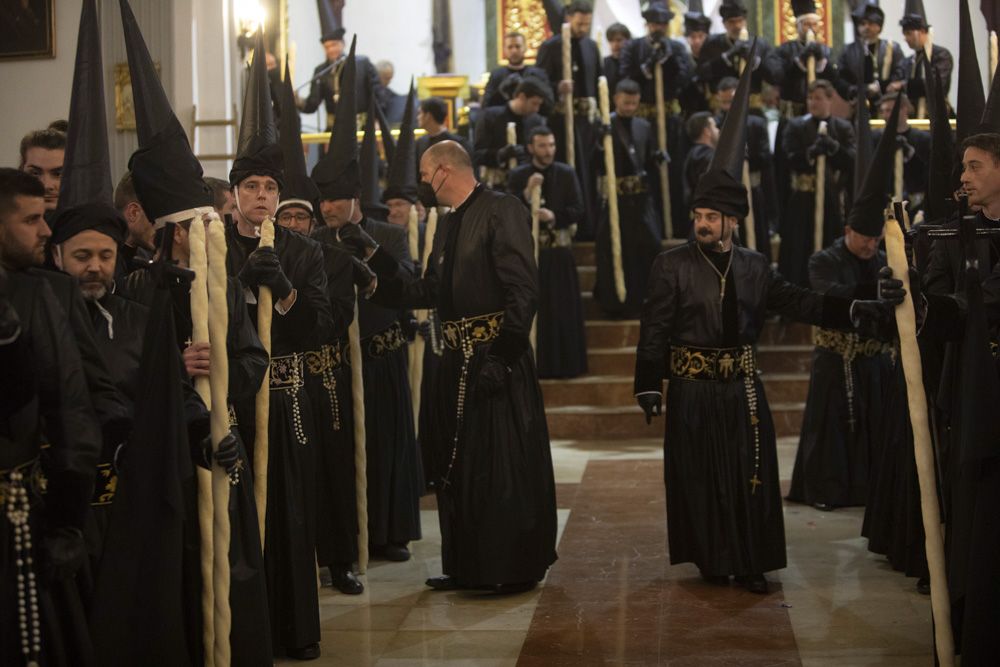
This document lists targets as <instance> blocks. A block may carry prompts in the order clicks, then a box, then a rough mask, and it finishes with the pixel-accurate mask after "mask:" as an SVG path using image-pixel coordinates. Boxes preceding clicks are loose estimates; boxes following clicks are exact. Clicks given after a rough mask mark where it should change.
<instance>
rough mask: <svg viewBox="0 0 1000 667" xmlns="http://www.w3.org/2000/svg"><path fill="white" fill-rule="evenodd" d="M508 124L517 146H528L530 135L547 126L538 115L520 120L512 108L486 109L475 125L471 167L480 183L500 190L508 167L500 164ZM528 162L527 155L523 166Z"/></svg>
mask: <svg viewBox="0 0 1000 667" xmlns="http://www.w3.org/2000/svg"><path fill="white" fill-rule="evenodd" d="M507 123H514V126H515V129H516V131H517V143H518V145H520V146H524V145H526V144H527V143H528V134H529V133H530V132H531V130H532V128H535V127H539V126H541V125H545V119H544V118H542V117H541V116H539V115H538V114H531V115H530V116H519V115H517V114H516V113H514V112H513V111H511V109H510V105H509V104H504V105H503V106H498V107H487V108H486V109H483V111H482V113H481V115H480V116H479V121H478V122H477V123H476V143H475V146H474V148H473V151H472V164H473V166H474V167H475V168H476V174H477V176H478V177H479V180H481V181H483V182H485V183H486V184H487V185H489V186H491V187H493V188H495V189H500V190H503V188H504V187H505V186H506V183H507V170H508V166H507V165H506V164H500V163H499V162H497V153H498V152H499V151H500V149H501V148H503V147H504V146H506V145H507ZM527 160H528V154H527V152H525V153H524V156H523V157H522V158H521V160H520V163H522V164H523V163H524V162H526V161H527ZM494 172H495V173H494ZM491 173H492V174H493V176H492V177H491V176H490V174H491Z"/></svg>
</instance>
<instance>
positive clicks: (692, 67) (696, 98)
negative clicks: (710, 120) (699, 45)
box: [677, 51, 714, 149]
mask: <svg viewBox="0 0 1000 667" xmlns="http://www.w3.org/2000/svg"><path fill="white" fill-rule="evenodd" d="M684 56H685V58H686V59H687V63H686V64H685V67H686V69H687V71H688V72H690V73H691V75H690V77H689V78H688V80H687V83H685V85H684V87H683V88H682V89H681V92H680V93H678V95H677V99H678V101H680V104H681V112H682V113H683V114H684V117H685V118H690V117H691V114H693V113H698V112H699V111H708V110H709V109H710V108H711V107H712V103H713V101H714V93H713V92H712V87H711V86H710V85H709V84H708V82H707V81H705V80H703V79H702V78H701V77H700V76H699V75H698V66H699V65H701V63H702V60H701V57H700V54H699V56H698V57H695V55H694V54H693V53H690V52H688V51H685V52H684ZM688 148H689V149H690V148H692V146H689V147H688Z"/></svg>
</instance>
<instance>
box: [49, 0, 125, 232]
mask: <svg viewBox="0 0 1000 667" xmlns="http://www.w3.org/2000/svg"><path fill="white" fill-rule="evenodd" d="M112 194H113V191H112V189H111V159H110V157H109V155H108V126H107V119H106V116H105V112H104V68H103V65H102V60H101V33H100V29H99V28H98V20H97V3H96V0H83V8H82V9H81V11H80V31H79V36H78V37H77V42H76V66H75V69H74V71H73V94H72V97H71V98H70V104H69V131H68V132H67V135H66V155H65V159H64V161H63V173H62V185H61V186H60V188H59V206H58V208H57V211H56V217H55V219H54V220H53V221H52V243H54V244H58V243H62V242H63V241H65V240H66V239H68V238H70V237H72V236H75V235H76V234H79V233H80V232H82V231H84V230H86V229H93V230H95V231H99V232H101V233H103V234H107V235H108V236H110V237H111V238H113V239H114V240H115V242H117V243H123V242H124V241H125V232H126V227H125V221H124V220H123V219H122V217H121V215H120V214H119V213H118V211H117V210H115V208H114V206H112Z"/></svg>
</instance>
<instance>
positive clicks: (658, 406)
mask: <svg viewBox="0 0 1000 667" xmlns="http://www.w3.org/2000/svg"><path fill="white" fill-rule="evenodd" d="M635 398H636V400H637V401H638V402H639V407H640V408H642V411H643V412H644V413H646V423H647V424H652V423H653V417H659V416H660V414H661V412H662V404H663V394H660V393H659V392H649V393H645V394H639V395H638V396H636V397H635Z"/></svg>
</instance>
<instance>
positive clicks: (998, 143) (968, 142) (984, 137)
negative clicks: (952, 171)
mask: <svg viewBox="0 0 1000 667" xmlns="http://www.w3.org/2000/svg"><path fill="white" fill-rule="evenodd" d="M967 148H978V149H979V150H981V151H986V152H987V153H989V154H990V155H991V156H992V157H993V164H994V165H1000V134H997V133H996V132H983V133H980V134H973V135H972V136H971V137H966V138H965V141H963V142H962V155H963V156H964V155H965V150H966V149H967Z"/></svg>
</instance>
